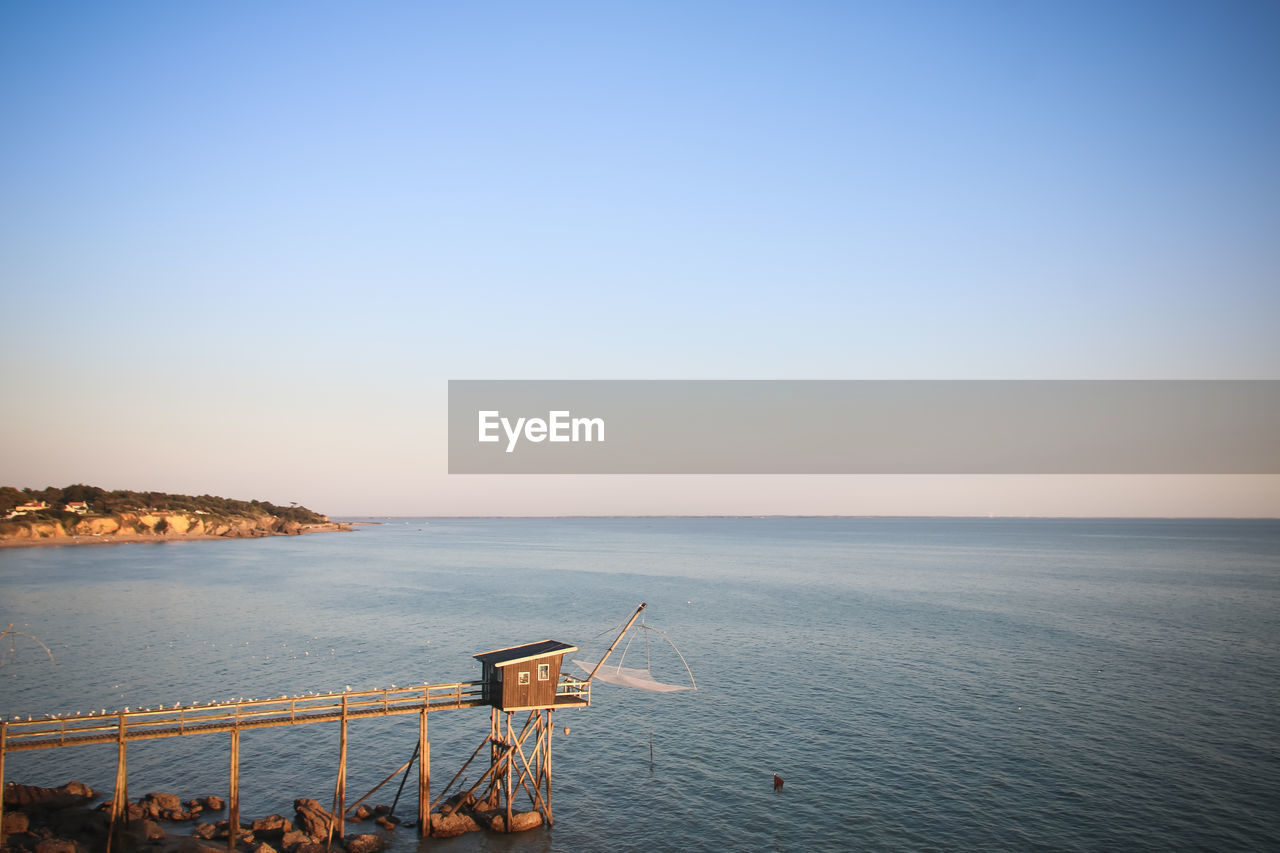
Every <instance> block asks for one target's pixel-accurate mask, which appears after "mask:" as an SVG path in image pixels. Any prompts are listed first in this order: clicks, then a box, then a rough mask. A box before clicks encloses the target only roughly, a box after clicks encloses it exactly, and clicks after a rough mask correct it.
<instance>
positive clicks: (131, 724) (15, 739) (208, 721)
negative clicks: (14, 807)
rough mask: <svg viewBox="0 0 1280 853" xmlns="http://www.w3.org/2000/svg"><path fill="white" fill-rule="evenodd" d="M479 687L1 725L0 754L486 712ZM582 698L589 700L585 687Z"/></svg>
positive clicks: (351, 693) (398, 690)
mask: <svg viewBox="0 0 1280 853" xmlns="http://www.w3.org/2000/svg"><path fill="white" fill-rule="evenodd" d="M561 686H563V685H561ZM482 687H483V685H482V683H481V682H479V681H461V682H454V683H451V684H421V685H417V686H414V687H392V688H387V689H383V690H359V691H346V692H342V693H322V694H317V695H309V696H281V697H280V698H278V699H242V700H237V701H233V702H220V703H215V704H209V705H198V704H197V705H183V706H177V707H173V708H155V709H152V708H145V709H138V710H125V711H112V712H107V713H102V714H80V715H70V716H59V717H45V718H41V719H38V720H8V721H5V722H4V725H3V726H0V733H2V734H0V752H20V751H23V750H31V749H50V748H53V747H59V746H72V745H75V744H90V743H118V742H120V741H133V740H147V739H152V738H164V737H177V736H180V735H189V734H198V733H205V732H228V731H232V730H237V731H238V730H243V729H255V728H270V727H273V726H290V725H298V724H301V723H319V722H326V721H331V720H341V719H344V718H346V719H353V718H356V717H384V716H391V715H395V714H414V713H418V712H421V711H424V710H426V711H442V710H447V709H451V708H469V707H473V706H476V705H484V704H486V703H485V702H484V700H483V697H482V693H483V691H482ZM557 695H559V690H557ZM565 695H581V694H580V693H575V694H569V693H566V694H565ZM587 698H588V700H589V699H590V687H589V686H588V688H587Z"/></svg>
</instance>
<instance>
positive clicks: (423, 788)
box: [418, 708, 431, 838]
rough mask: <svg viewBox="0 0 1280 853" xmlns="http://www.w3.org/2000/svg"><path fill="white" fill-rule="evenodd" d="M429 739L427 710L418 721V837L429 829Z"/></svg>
mask: <svg viewBox="0 0 1280 853" xmlns="http://www.w3.org/2000/svg"><path fill="white" fill-rule="evenodd" d="M430 806H431V741H429V740H427V711H426V709H425V708H424V709H423V711H422V717H421V718H420V719H419V721H418V837H419V838H426V837H427V834H428V832H429V831H430V830H431V812H430Z"/></svg>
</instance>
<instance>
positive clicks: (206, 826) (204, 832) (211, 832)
mask: <svg viewBox="0 0 1280 853" xmlns="http://www.w3.org/2000/svg"><path fill="white" fill-rule="evenodd" d="M191 834H192V835H193V836H194V837H196V838H203V839H204V840H206V841H208V840H211V839H212V838H213V837H214V836H215V835H217V834H218V827H216V826H214V825H213V824H211V823H197V824H196V828H195V829H193V830H191Z"/></svg>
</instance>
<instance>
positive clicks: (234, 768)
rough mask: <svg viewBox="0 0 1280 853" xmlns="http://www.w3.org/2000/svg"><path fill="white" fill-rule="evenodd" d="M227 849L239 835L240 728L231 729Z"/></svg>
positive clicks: (233, 844) (234, 842)
mask: <svg viewBox="0 0 1280 853" xmlns="http://www.w3.org/2000/svg"><path fill="white" fill-rule="evenodd" d="M227 808H228V812H227V849H228V850H235V849H236V839H237V837H238V836H239V835H240V729H238V728H236V729H232V730H231V781H230V783H229V784H228V785H227Z"/></svg>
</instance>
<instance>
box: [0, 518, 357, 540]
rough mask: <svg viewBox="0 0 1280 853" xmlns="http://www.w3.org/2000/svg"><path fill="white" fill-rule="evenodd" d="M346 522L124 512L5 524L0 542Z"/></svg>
mask: <svg viewBox="0 0 1280 853" xmlns="http://www.w3.org/2000/svg"><path fill="white" fill-rule="evenodd" d="M350 529H351V526H350V525H349V524H345V523H342V522H333V521H329V522H320V523H313V524H303V523H302V522H298V521H292V520H288V519H284V518H280V517H278V516H274V515H262V516H257V517H246V516H230V517H209V516H202V515H198V514H196V513H187V512H164V511H156V512H144V513H138V512H122V513H113V514H111V515H102V516H92V517H87V518H78V519H75V520H72V519H48V518H33V519H29V520H28V519H22V518H16V519H12V520H9V521H0V542H13V543H15V544H17V543H30V542H37V541H48V540H76V539H82V538H96V539H109V538H115V537H120V538H121V541H123V540H124V538H126V537H128V538H136V539H141V538H148V539H150V538H154V539H184V538H191V539H194V538H206V539H209V538H228V539H239V538H248V537H254V536H296V535H299V534H302V533H316V532H320V531H331V530H350Z"/></svg>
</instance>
